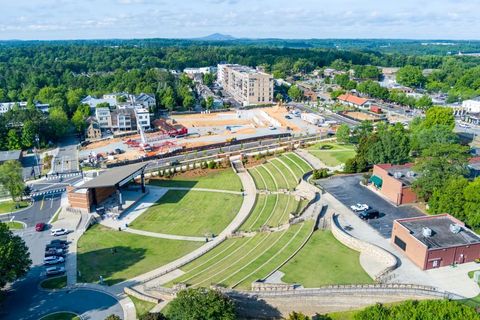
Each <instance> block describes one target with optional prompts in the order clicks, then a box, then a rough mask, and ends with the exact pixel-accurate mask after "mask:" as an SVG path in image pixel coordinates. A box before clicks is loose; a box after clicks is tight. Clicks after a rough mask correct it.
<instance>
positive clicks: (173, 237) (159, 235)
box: [123, 228, 205, 242]
mask: <svg viewBox="0 0 480 320" xmlns="http://www.w3.org/2000/svg"><path fill="white" fill-rule="evenodd" d="M123 231H126V232H130V233H134V234H138V235H141V236H147V237H152V238H161V239H170V240H183V241H197V242H205V237H189V236H178V235H175V234H166V233H157V232H149V231H143V230H138V229H132V228H125V229H123Z"/></svg>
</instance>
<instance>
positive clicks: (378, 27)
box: [0, 0, 480, 40]
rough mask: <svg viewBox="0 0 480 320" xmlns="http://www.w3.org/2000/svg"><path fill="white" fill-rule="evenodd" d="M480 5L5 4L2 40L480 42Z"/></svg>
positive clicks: (140, 0)
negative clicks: (219, 37) (217, 37)
mask: <svg viewBox="0 0 480 320" xmlns="http://www.w3.org/2000/svg"><path fill="white" fill-rule="evenodd" d="M479 8H480V0H469V1H467V0H334V1H332V0H328V1H326V0H0V12H2V14H1V18H0V39H1V40H9V39H23V40H55V39H106V38H108V39H111V38H125V39H131V38H194V37H202V36H206V35H209V34H212V33H222V34H229V35H232V36H234V37H245V38H289V39H309V38H319V39H321V38H390V39H392V38H402V39H480V19H479V18H478V9H479Z"/></svg>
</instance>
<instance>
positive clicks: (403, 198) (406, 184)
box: [370, 163, 417, 205]
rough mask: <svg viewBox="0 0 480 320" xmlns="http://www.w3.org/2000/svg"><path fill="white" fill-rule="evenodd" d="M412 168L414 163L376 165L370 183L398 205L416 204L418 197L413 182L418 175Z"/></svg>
mask: <svg viewBox="0 0 480 320" xmlns="http://www.w3.org/2000/svg"><path fill="white" fill-rule="evenodd" d="M412 167H413V163H407V164H404V165H392V164H377V165H374V166H373V173H372V176H371V177H370V183H371V184H372V185H373V186H374V187H375V188H376V189H377V190H378V191H380V193H381V194H382V195H383V196H385V197H386V198H387V199H388V200H390V201H391V202H393V203H394V204H396V205H401V204H405V203H412V202H415V201H417V195H416V194H415V192H414V191H413V190H412V182H413V181H414V180H415V177H416V176H417V175H416V173H415V172H413V170H412Z"/></svg>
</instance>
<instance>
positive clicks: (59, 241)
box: [50, 239, 68, 246]
mask: <svg viewBox="0 0 480 320" xmlns="http://www.w3.org/2000/svg"><path fill="white" fill-rule="evenodd" d="M50 244H63V245H66V246H68V241H67V240H62V239H53V240H52V241H50Z"/></svg>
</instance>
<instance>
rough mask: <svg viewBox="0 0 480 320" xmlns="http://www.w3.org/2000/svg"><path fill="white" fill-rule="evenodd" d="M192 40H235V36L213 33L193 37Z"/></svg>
mask: <svg viewBox="0 0 480 320" xmlns="http://www.w3.org/2000/svg"><path fill="white" fill-rule="evenodd" d="M194 40H201V41H230V40H236V38H235V37H232V36H231V35H228V34H221V33H213V34H211V35H208V36H206V37H201V38H195V39H194Z"/></svg>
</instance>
